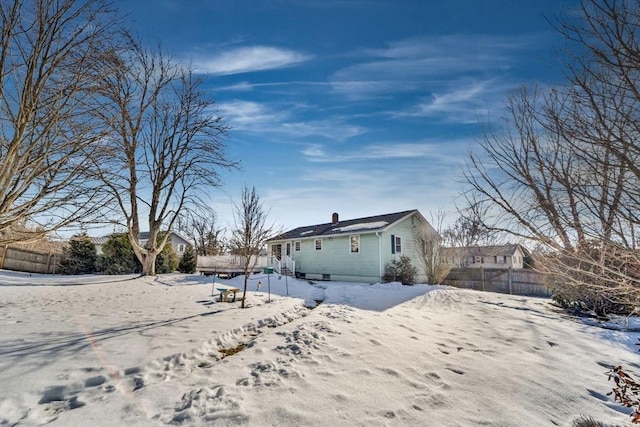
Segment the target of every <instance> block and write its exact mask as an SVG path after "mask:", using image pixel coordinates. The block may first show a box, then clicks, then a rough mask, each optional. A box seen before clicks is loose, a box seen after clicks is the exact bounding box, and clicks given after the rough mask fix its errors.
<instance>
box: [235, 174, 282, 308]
mask: <svg viewBox="0 0 640 427" xmlns="http://www.w3.org/2000/svg"><path fill="white" fill-rule="evenodd" d="M268 215H269V212H268V211H265V209H264V207H263V206H262V201H261V200H260V196H259V195H258V193H257V192H256V188H255V187H252V188H251V190H249V188H248V187H246V186H245V187H243V188H242V200H241V201H240V203H239V204H237V205H235V210H234V224H235V226H234V229H233V231H232V234H231V238H230V246H231V250H232V251H233V253H235V254H238V255H241V256H242V257H244V259H245V263H244V290H243V293H242V308H244V307H245V300H246V297H247V283H248V280H249V274H251V271H252V270H253V268H254V267H255V263H256V261H257V259H258V255H260V251H261V250H262V248H263V247H264V245H265V244H266V242H267V240H268V239H269V238H271V237H273V236H274V235H275V231H274V230H275V229H274V226H273V225H269V224H267V217H268Z"/></svg>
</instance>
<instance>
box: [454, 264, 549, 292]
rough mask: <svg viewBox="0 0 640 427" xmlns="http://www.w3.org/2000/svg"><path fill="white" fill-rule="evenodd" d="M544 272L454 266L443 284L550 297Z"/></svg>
mask: <svg viewBox="0 0 640 427" xmlns="http://www.w3.org/2000/svg"><path fill="white" fill-rule="evenodd" d="M544 277H545V275H544V273H540V272H537V271H534V270H529V269H518V270H514V269H512V268H454V269H452V270H451V271H450V272H449V274H448V275H447V278H446V279H444V282H443V283H442V284H443V285H448V286H455V287H457V288H467V289H475V290H479V291H487V292H498V293H503V294H513V295H527V296H538V297H550V296H551V290H550V289H549V288H547V287H546V286H545V284H544Z"/></svg>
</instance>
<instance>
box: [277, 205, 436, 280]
mask: <svg viewBox="0 0 640 427" xmlns="http://www.w3.org/2000/svg"><path fill="white" fill-rule="evenodd" d="M417 231H423V232H427V233H436V231H435V230H434V229H433V227H432V226H431V225H430V224H429V223H428V222H427V220H426V219H424V217H423V216H422V215H421V214H420V212H418V211H417V210H411V211H404V212H396V213H391V214H386V215H377V216H371V217H366V218H357V219H350V220H347V221H340V219H339V216H338V214H337V213H334V214H333V216H332V221H331V222H330V223H325V224H318V225H309V226H305V227H298V228H295V229H293V230H290V231H287V232H286V233H283V234H281V235H279V236H277V237H275V238H273V239H270V240H269V241H268V242H267V245H268V252H269V254H270V255H271V259H272V265H274V268H275V269H276V271H277V272H278V273H280V274H287V273H295V275H296V276H298V277H300V278H305V279H313V280H336V281H353V282H367V283H373V282H380V281H381V280H382V276H383V275H384V271H385V266H386V265H387V264H389V263H390V262H391V261H392V260H397V259H399V258H400V256H402V255H406V256H408V257H409V258H410V259H411V261H412V264H413V265H414V266H415V267H416V268H417V269H418V276H419V277H418V279H420V280H424V279H421V277H423V276H424V275H423V274H422V271H423V269H422V267H421V262H420V260H419V257H418V252H417V250H416V246H415V243H414V241H415V237H414V236H415V233H416V232H417Z"/></svg>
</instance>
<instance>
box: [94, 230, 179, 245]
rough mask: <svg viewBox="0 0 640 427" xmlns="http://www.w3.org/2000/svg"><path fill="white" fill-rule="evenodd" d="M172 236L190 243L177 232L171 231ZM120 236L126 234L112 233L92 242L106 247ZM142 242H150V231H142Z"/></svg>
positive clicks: (96, 238) (95, 238)
mask: <svg viewBox="0 0 640 427" xmlns="http://www.w3.org/2000/svg"><path fill="white" fill-rule="evenodd" d="M170 233H171V234H173V235H174V236H178V237H179V238H180V239H182V240H184V241H185V242H187V243H188V242H189V240H187V239H186V238H184V236H182V235H181V234H179V233H177V232H175V231H171V232H170ZM118 234H124V233H112V234H109V235H107V236H102V237H90V239H91V241H92V242H93V244H95V245H104V244H105V243H107V240H109V238H110V237H111V236H113V235H118ZM140 240H142V241H144V240H149V232H148V231H141V232H140Z"/></svg>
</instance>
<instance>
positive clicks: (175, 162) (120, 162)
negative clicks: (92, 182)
mask: <svg viewBox="0 0 640 427" xmlns="http://www.w3.org/2000/svg"><path fill="white" fill-rule="evenodd" d="M124 39H125V40H126V42H125V49H123V50H121V51H120V52H119V53H118V55H114V56H113V57H112V58H111V63H110V69H109V73H108V76H107V78H105V79H104V80H103V81H102V82H101V89H102V92H101V95H102V96H103V98H104V100H105V108H104V109H102V110H100V111H99V112H98V113H99V116H100V118H101V119H102V120H103V122H104V123H106V124H107V125H108V126H109V128H110V135H109V137H108V138H106V139H105V140H104V142H103V148H104V152H103V154H104V155H103V156H102V157H96V158H95V167H96V170H98V171H99V176H100V179H101V181H102V182H103V185H104V188H105V189H106V190H107V191H108V192H109V193H110V195H111V196H112V197H114V198H115V199H116V200H117V204H118V207H119V211H120V212H121V214H122V216H123V217H124V220H125V225H126V227H127V230H128V235H129V239H130V241H131V244H132V245H133V248H134V251H135V253H136V256H137V257H138V259H139V260H140V262H141V263H142V274H143V275H154V274H155V259H156V256H157V254H158V253H160V252H161V251H162V249H163V247H164V246H165V244H166V242H167V239H168V236H169V234H168V233H164V234H160V231H161V230H171V229H172V228H173V227H174V224H175V223H176V221H177V219H178V218H179V216H180V214H181V213H182V214H183V213H184V212H185V211H186V210H188V209H190V208H193V207H195V206H197V205H201V204H202V202H203V200H202V197H201V195H202V194H206V192H207V191H209V190H211V189H212V188H214V187H217V186H218V185H219V175H218V171H219V170H220V168H229V167H233V166H234V163H233V162H231V161H230V160H229V159H227V157H226V155H225V151H224V148H225V147H224V144H223V142H222V138H223V137H224V136H225V134H226V132H227V129H228V128H227V125H226V124H225V123H224V121H223V120H222V117H221V116H220V115H219V114H218V113H217V111H216V109H215V108H214V107H215V103H214V101H213V99H212V98H211V97H210V96H208V94H207V93H205V92H204V90H203V89H202V80H201V79H199V78H198V77H197V76H195V75H194V74H193V72H192V71H191V69H190V68H188V67H186V66H184V65H182V64H179V63H176V62H174V61H173V60H172V59H171V58H169V57H167V56H165V55H164V54H163V52H162V50H161V49H159V48H158V49H155V50H148V49H145V48H144V47H143V46H142V45H141V43H140V42H139V41H138V40H136V39H135V38H134V37H131V36H129V35H125V37H124ZM145 226H146V227H148V230H149V237H148V241H147V243H146V245H144V246H142V245H141V244H140V239H139V236H140V231H141V229H142V228H143V227H145Z"/></svg>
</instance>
